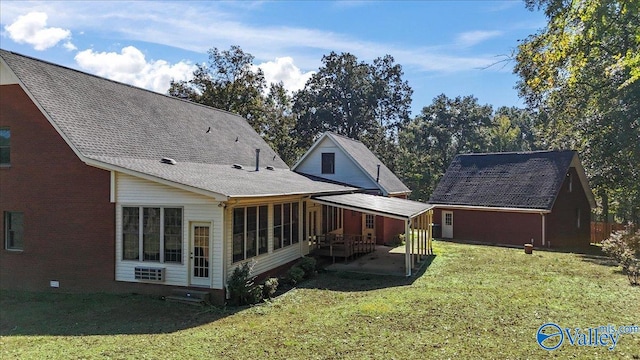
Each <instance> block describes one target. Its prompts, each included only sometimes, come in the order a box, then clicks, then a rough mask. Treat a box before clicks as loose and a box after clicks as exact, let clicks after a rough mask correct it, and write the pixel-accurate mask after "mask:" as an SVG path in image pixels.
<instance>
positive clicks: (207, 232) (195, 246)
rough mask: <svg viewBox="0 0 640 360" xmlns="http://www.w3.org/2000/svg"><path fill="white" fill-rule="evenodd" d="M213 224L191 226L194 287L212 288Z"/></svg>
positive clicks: (192, 278) (191, 271) (191, 266)
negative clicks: (211, 250) (211, 251)
mask: <svg viewBox="0 0 640 360" xmlns="http://www.w3.org/2000/svg"><path fill="white" fill-rule="evenodd" d="M210 249H211V223H192V224H191V252H190V261H191V265H190V277H191V285H193V286H205V287H210V286H211V254H210Z"/></svg>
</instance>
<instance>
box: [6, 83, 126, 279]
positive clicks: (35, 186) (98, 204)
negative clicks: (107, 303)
mask: <svg viewBox="0 0 640 360" xmlns="http://www.w3.org/2000/svg"><path fill="white" fill-rule="evenodd" d="M0 109H1V110H0V126H1V127H9V128H10V131H11V165H10V167H6V168H0V212H2V213H4V212H5V211H18V212H23V213H24V250H23V251H21V252H12V251H7V250H5V246H4V242H5V239H4V237H5V234H4V223H3V222H4V216H0V228H1V229H3V231H2V232H1V233H0V238H1V239H2V250H0V286H1V287H2V288H19V289H24V290H38V291H40V290H47V289H49V285H50V284H49V282H50V280H56V281H59V283H60V289H59V291H109V290H115V289H116V288H117V287H118V284H117V283H116V282H115V281H114V259H115V254H114V251H115V246H114V241H115V240H114V239H115V236H114V231H115V230H114V229H115V223H114V214H115V212H114V204H111V203H110V202H109V184H110V174H109V172H108V171H105V170H100V169H97V168H93V167H90V166H87V165H85V164H84V163H83V162H81V161H80V160H79V159H78V157H77V156H76V155H75V154H74V153H73V151H72V150H71V148H70V147H69V146H68V145H67V144H66V142H65V141H64V140H63V139H62V138H61V137H60V135H59V134H58V133H57V131H56V130H55V129H54V128H53V127H52V126H51V124H49V122H48V121H47V119H46V118H45V117H44V116H43V115H42V113H41V112H40V111H39V110H38V108H37V107H36V106H35V105H34V104H33V103H32V102H31V100H30V99H29V97H28V96H27V95H26V94H25V93H24V92H23V91H22V89H21V88H20V86H19V85H2V86H0Z"/></svg>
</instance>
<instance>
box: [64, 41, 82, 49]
mask: <svg viewBox="0 0 640 360" xmlns="http://www.w3.org/2000/svg"><path fill="white" fill-rule="evenodd" d="M62 46H64V48H65V49H67V50H69V51H76V50H78V48H77V47H76V46H75V45H73V43H71V41H67V42H65V43H64V44H62Z"/></svg>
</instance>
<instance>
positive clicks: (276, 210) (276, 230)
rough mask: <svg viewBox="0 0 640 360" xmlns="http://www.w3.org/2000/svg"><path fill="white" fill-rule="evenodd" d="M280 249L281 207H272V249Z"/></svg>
mask: <svg viewBox="0 0 640 360" xmlns="http://www.w3.org/2000/svg"><path fill="white" fill-rule="evenodd" d="M281 247H282V205H273V248H274V249H280V248H281Z"/></svg>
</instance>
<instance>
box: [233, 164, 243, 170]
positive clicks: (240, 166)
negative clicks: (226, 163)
mask: <svg viewBox="0 0 640 360" xmlns="http://www.w3.org/2000/svg"><path fill="white" fill-rule="evenodd" d="M231 166H232V167H233V168H234V169H244V168H243V167H242V165H240V164H233V165H231Z"/></svg>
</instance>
